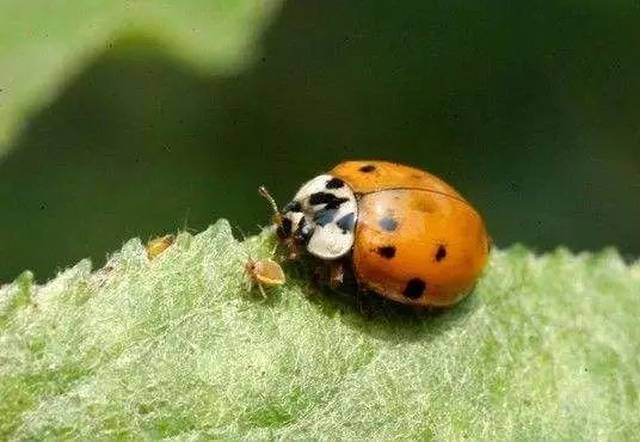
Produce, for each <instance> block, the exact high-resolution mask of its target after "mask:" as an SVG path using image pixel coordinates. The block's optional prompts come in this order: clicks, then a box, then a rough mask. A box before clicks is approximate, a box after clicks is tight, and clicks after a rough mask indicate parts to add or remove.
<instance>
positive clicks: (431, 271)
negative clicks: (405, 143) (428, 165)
mask: <svg viewBox="0 0 640 442" xmlns="http://www.w3.org/2000/svg"><path fill="white" fill-rule="evenodd" d="M260 193H261V194H262V195H263V196H265V197H266V198H267V199H268V200H269V201H270V203H271V205H272V207H273V209H274V213H275V214H274V216H273V223H274V225H275V226H276V232H277V235H278V237H279V238H280V241H281V242H282V243H283V244H284V245H285V247H286V248H287V250H288V251H289V256H290V258H292V259H296V258H298V257H299V256H300V255H301V254H302V253H308V254H309V255H311V256H312V257H314V258H316V259H317V261H318V262H320V263H324V264H327V265H329V266H330V268H331V270H330V271H329V272H326V273H328V274H329V275H331V281H329V283H330V284H331V285H336V284H338V283H339V282H340V281H341V278H342V275H343V272H344V270H345V268H347V269H351V270H352V271H353V274H354V276H355V279H356V282H357V283H358V285H359V287H361V288H364V289H368V290H372V291H375V292H377V293H379V294H380V295H382V296H384V297H386V298H389V299H392V300H394V301H397V302H401V303H404V304H411V305H416V306H448V305H452V304H455V303H456V302H458V301H459V300H460V299H462V298H463V297H464V296H465V295H467V294H468V293H469V292H470V291H471V290H472V289H473V287H474V285H475V282H476V280H477V279H478V277H479V275H480V274H481V272H482V270H483V269H484V267H485V265H486V263H487V259H488V253H489V248H490V239H489V236H488V235H487V232H486V229H485V225H484V221H483V219H482V217H481V216H480V215H479V214H478V212H477V211H476V210H475V209H474V208H473V207H472V206H471V204H470V203H469V202H468V201H467V200H465V199H464V198H463V197H462V196H461V195H460V194H459V193H458V192H457V191H456V190H455V189H454V188H453V187H451V186H450V185H448V184H447V183H445V182H444V181H442V180H441V179H439V178H437V177H436V176H434V175H431V174H429V173H427V172H425V171H423V170H420V169H416V168H413V167H409V166H403V165H400V164H395V163H390V162H385V161H346V162H343V163H340V164H338V165H337V166H336V167H334V168H333V169H332V170H331V171H329V172H328V173H326V174H322V175H319V176H317V177H315V178H313V179H311V180H310V181H308V182H306V183H305V184H304V185H302V187H301V188H300V189H299V190H298V192H297V193H296V195H295V196H294V198H293V200H292V201H291V202H290V203H288V204H287V205H286V206H285V207H284V208H283V209H282V210H278V208H277V206H276V203H275V201H274V200H273V198H272V197H271V196H270V195H269V193H268V192H267V191H266V190H265V189H264V187H261V188H260Z"/></svg>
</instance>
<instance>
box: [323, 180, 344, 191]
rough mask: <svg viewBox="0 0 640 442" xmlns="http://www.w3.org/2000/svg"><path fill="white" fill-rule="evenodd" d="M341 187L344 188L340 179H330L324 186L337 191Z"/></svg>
mask: <svg viewBox="0 0 640 442" xmlns="http://www.w3.org/2000/svg"><path fill="white" fill-rule="evenodd" d="M342 186H344V181H342V180H341V179H340V178H331V179H330V180H329V181H327V184H326V185H325V187H326V188H327V189H339V188H341V187H342Z"/></svg>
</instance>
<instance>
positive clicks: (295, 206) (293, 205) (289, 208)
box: [282, 201, 302, 213]
mask: <svg viewBox="0 0 640 442" xmlns="http://www.w3.org/2000/svg"><path fill="white" fill-rule="evenodd" d="M282 212H283V213H287V212H302V204H300V201H291V202H290V203H289V204H287V205H286V206H284V208H283V209H282Z"/></svg>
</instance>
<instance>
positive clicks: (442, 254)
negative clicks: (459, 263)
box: [435, 244, 447, 262]
mask: <svg viewBox="0 0 640 442" xmlns="http://www.w3.org/2000/svg"><path fill="white" fill-rule="evenodd" d="M446 257H447V248H446V247H445V246H443V245H442V244H440V245H439V246H438V250H437V251H436V255H435V258H436V262H440V261H442V260H443V259H445V258H446Z"/></svg>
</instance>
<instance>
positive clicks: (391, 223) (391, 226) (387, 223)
mask: <svg viewBox="0 0 640 442" xmlns="http://www.w3.org/2000/svg"><path fill="white" fill-rule="evenodd" d="M378 224H379V225H380V227H382V228H383V229H384V230H386V231H387V232H393V231H394V230H396V229H397V228H398V221H396V220H395V219H393V216H391V215H387V216H385V217H384V218H382V219H381V220H380V221H378Z"/></svg>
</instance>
